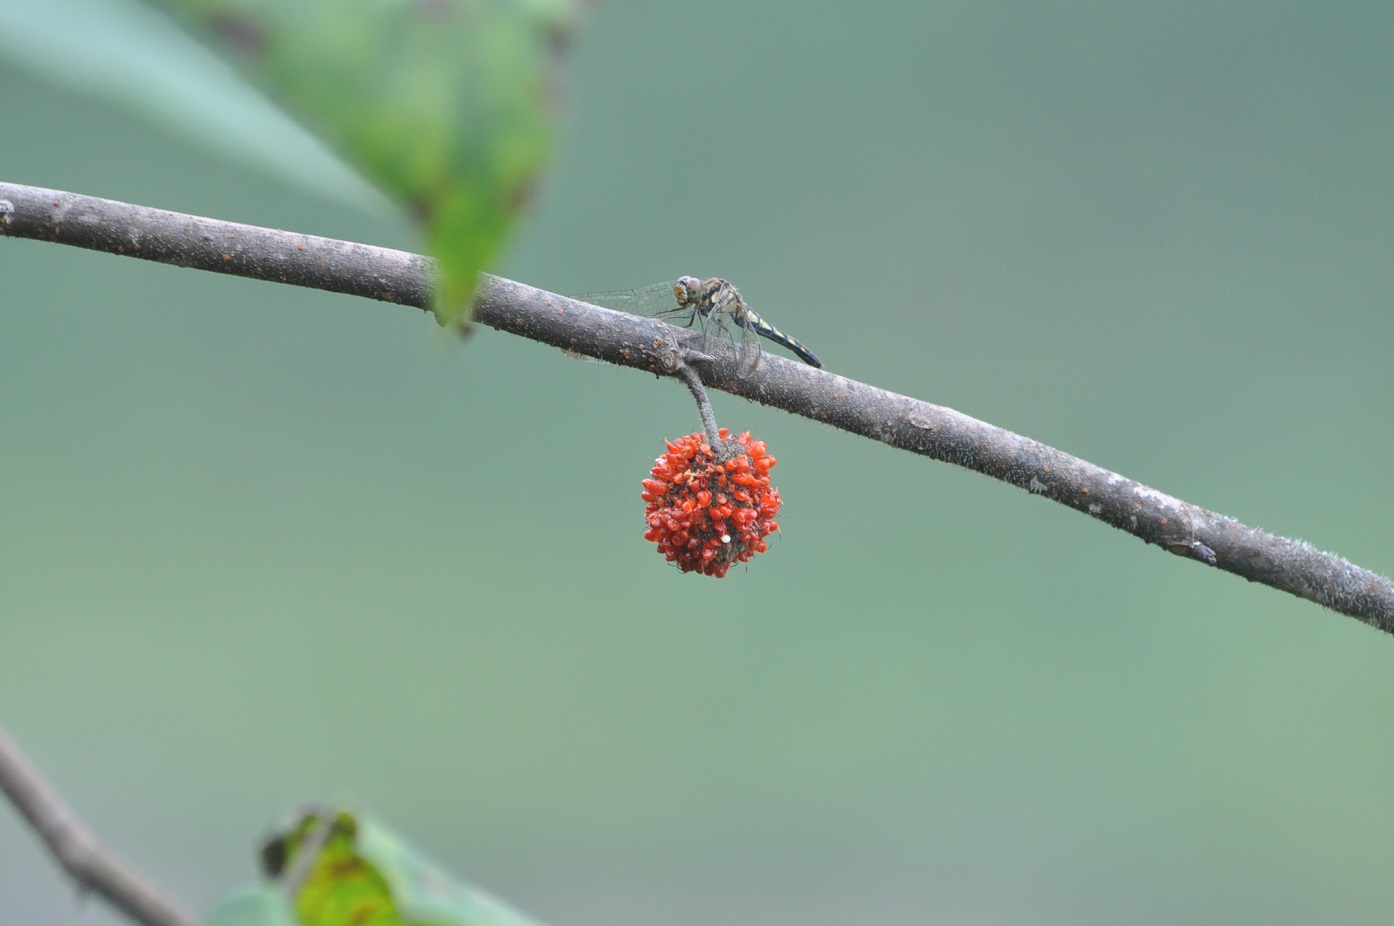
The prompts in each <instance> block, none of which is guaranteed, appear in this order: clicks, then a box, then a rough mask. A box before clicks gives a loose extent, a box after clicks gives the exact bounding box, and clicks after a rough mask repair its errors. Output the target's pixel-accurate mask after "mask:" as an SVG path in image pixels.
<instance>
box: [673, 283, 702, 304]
mask: <svg viewBox="0 0 1394 926" xmlns="http://www.w3.org/2000/svg"><path fill="white" fill-rule="evenodd" d="M673 295H674V296H675V297H676V298H677V300H678V305H692V304H693V303H694V302H697V301H699V300H701V298H702V281H701V280H699V279H697V278H696V277H678V282H676V283H674V284H673Z"/></svg>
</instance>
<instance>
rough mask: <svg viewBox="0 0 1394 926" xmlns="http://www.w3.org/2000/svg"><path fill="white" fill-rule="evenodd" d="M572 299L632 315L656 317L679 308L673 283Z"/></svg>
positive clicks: (583, 294)
mask: <svg viewBox="0 0 1394 926" xmlns="http://www.w3.org/2000/svg"><path fill="white" fill-rule="evenodd" d="M571 298H572V299H575V300H577V301H578V302H589V303H590V304H591V305H598V306H602V307H603V308H607V309H615V310H616V311H620V312H628V313H629V314H631V315H655V314H657V313H659V312H666V311H669V310H671V309H676V308H678V307H679V306H678V300H677V297H676V296H674V295H673V284H672V283H654V284H653V285H651V286H641V287H639V288H638V289H617V290H613V291H610V292H603V293H578V294H577V295H574V296H572V297H571ZM683 311H686V309H684V310H683Z"/></svg>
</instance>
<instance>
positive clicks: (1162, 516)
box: [0, 183, 1394, 633]
mask: <svg viewBox="0 0 1394 926" xmlns="http://www.w3.org/2000/svg"><path fill="white" fill-rule="evenodd" d="M5 201H8V203H9V205H10V208H9V209H8V210H6V209H4V207H3V205H0V235H10V236H13V237H18V238H37V239H41V240H46V241H57V242H60V243H64V244H71V245H76V246H78V247H83V248H90V249H93V250H99V251H108V252H110V253H113V254H124V255H127V256H131V257H140V258H144V259H147V260H158V261H163V262H166V263H174V264H179V265H180V266H185V267H198V268H200V269H203V270H214V271H217V272H220V273H233V274H238V275H241V276H250V277H254V278H256V279H262V280H274V281H279V282H285V283H292V284H295V285H297V286H310V287H314V288H317V289H325V290H330V291H332V292H342V293H352V294H354V295H360V296H367V297H369V298H373V299H379V300H382V301H385V302H395V303H400V304H402V305H410V306H416V307H418V308H425V306H426V303H427V297H428V295H429V291H430V286H431V279H432V274H433V267H434V265H433V264H432V262H431V261H430V260H429V259H428V258H425V257H421V256H419V255H416V254H408V253H406V252H403V251H393V250H390V249H387V248H375V247H371V246H369V245H363V244H352V243H349V242H344V241H334V240H332V239H327V238H316V237H313V236H310V235H298V234H293V233H290V232H283V231H276V230H274V229H269V228H258V227H256V226H251V225H238V224H235V223H231V222H219V221H216V220H214V219H205V218H198V217H196V216H189V215H182V214H180V213H177V212H165V211H164V210H160V209H150V208H147V207H143V206H132V205H128V204H126V203H118V202H112V201H111V200H104V199H96V198H94V197H90V196H80V195H77V194H73V193H63V192H58V191H55V190H44V189H38V188H35V187H26V186H20V185H18V184H10V183H0V203H3V202H5ZM475 318H476V319H477V320H478V321H480V322H481V323H483V324H485V325H488V326H490V327H491V328H496V329H498V330H499V331H506V332H509V333H510V334H518V335H522V336H523V337H527V338H532V339H533V340H536V341H541V342H543V343H546V344H551V345H553V346H555V347H559V348H562V349H563V350H567V351H571V352H573V353H578V354H585V355H586V356H590V357H595V358H597V359H599V360H605V361H608V362H610V363H615V364H619V365H620V366H627V367H633V368H635V369H640V370H647V371H649V372H652V373H659V374H669V375H671V374H674V373H676V372H677V370H678V369H679V368H680V365H681V364H680V362H677V361H676V360H675V354H674V351H676V350H677V348H676V347H675V345H676V344H678V343H680V339H681V337H682V335H683V332H681V331H680V330H679V329H675V328H673V327H672V326H671V325H667V324H664V323H663V322H660V321H657V320H655V319H652V318H641V317H639V316H635V315H627V314H625V313H623V312H613V311H611V310H609V309H602V308H600V307H599V306H593V305H589V304H587V303H584V302H577V301H576V300H574V299H568V298H567V297H565V296H558V295H556V294H554V293H549V292H546V291H545V290H540V289H536V288H534V287H531V286H527V285H525V284H523V283H515V282H513V281H512V280H504V279H501V278H499V277H492V276H488V275H484V276H483V277H482V281H481V285H480V292H479V296H478V297H477V299H476V302H475ZM709 349H710V350H712V351H713V353H714V355H715V356H714V357H713V358H712V361H711V362H710V363H707V364H705V366H704V376H703V380H704V382H705V383H706V385H707V387H708V388H713V389H721V390H723V391H726V392H729V393H731V394H733V395H739V396H742V397H744V398H747V399H750V400H752V401H755V402H759V403H761V404H764V405H770V406H774V407H776V408H782V409H784V410H786V411H788V412H792V413H793V414H796V415H803V416H804V417H806V418H811V419H813V420H814V421H821V422H823V423H824V424H829V425H832V426H833V427H836V428H841V429H842V430H844V431H850V432H852V433H854V434H860V435H862V436H864V437H870V438H872V439H873V440H877V441H880V442H882V443H885V444H888V445H890V446H892V447H897V448H900V449H902V450H908V451H910V452H912V453H918V454H921V455H923V456H926V457H930V458H931V459H935V460H942V461H944V462H946V463H952V464H954V465H955V466H961V467H964V468H965V469H971V470H973V471H975V472H979V473H982V474H984V475H987V476H991V477H992V478H994V479H998V480H1001V481H1002V482H1006V483H1008V484H1010V485H1014V486H1016V487H1017V488H1020V489H1024V490H1026V491H1028V492H1030V493H1032V494H1033V495H1039V496H1041V497H1043V498H1048V499H1050V500H1052V501H1055V502H1058V503H1060V504H1062V505H1065V506H1066V507H1068V508H1072V509H1074V510H1075V511H1078V512H1080V513H1082V514H1086V515H1089V516H1090V517H1093V518H1095V519H1097V520H1099V521H1102V522H1104V523H1105V524H1108V525H1110V526H1112V527H1116V528H1118V529H1119V530H1122V531H1125V532H1127V533H1129V534H1132V535H1133V536H1134V537H1137V538H1138V539H1140V540H1142V541H1144V542H1146V543H1150V544H1156V545H1157V546H1160V547H1162V548H1163V549H1166V550H1168V551H1170V552H1172V553H1177V554H1179V555H1181V556H1184V557H1186V558H1187V559H1190V560H1192V561H1194V562H1198V563H1202V564H1205V565H1208V566H1213V567H1215V568H1218V569H1223V570H1225V571H1227V572H1232V573H1234V574H1235V575H1238V576H1242V577H1244V578H1246V579H1248V580H1250V581H1253V582H1261V583H1263V584H1265V585H1269V586H1271V587H1273V588H1276V589H1279V590H1280V591H1285V592H1288V593H1290V594H1293V595H1296V596H1298V597H1300V598H1305V599H1307V600H1308V601H1314V602H1316V603H1318V604H1321V605H1325V606H1326V607H1328V608H1331V609H1332V610H1333V611H1338V612H1340V613H1342V614H1348V615H1350V616H1352V617H1355V618H1357V619H1359V620H1361V621H1364V622H1365V623H1367V624H1369V625H1370V626H1372V627H1376V628H1378V629H1380V630H1383V631H1385V632H1386V633H1394V582H1391V581H1390V580H1389V579H1388V578H1386V577H1385V576H1382V575H1379V574H1378V573H1374V572H1370V571H1369V570H1366V569H1362V568H1360V567H1358V566H1356V565H1354V564H1352V563H1350V562H1348V561H1346V560H1344V559H1342V558H1340V557H1339V556H1335V555H1333V554H1330V553H1323V552H1321V551H1320V550H1317V549H1315V548H1314V547H1312V546H1311V545H1310V544H1307V543H1303V542H1302V541H1297V540H1289V539H1287V538H1284V537H1279V536H1277V535H1275V534H1269V533H1267V532H1265V531H1261V530H1258V529H1256V528H1252V527H1248V526H1246V525H1244V524H1241V523H1239V522H1238V521H1235V520H1234V519H1233V518H1229V517H1226V516H1224V515H1221V514H1217V513H1216V512H1213V511H1208V510H1206V509H1204V508H1200V507H1198V506H1196V505H1191V504H1188V503H1187V502H1183V501H1181V500H1180V499H1178V498H1173V497H1172V496H1170V495H1167V494H1166V493H1164V492H1159V491H1157V490H1156V489H1153V488H1149V487H1148V486H1145V485H1143V484H1141V483H1139V482H1135V481H1133V480H1131V479H1128V478H1127V477H1125V476H1121V475H1119V474H1118V473H1114V472H1110V471H1109V470H1106V469H1104V468H1102V467H1099V466H1095V465H1094V464H1092V463H1090V462H1088V461H1086V460H1081V459H1079V458H1078V457H1073V456H1070V455H1069V454H1067V453H1064V452H1062V451H1060V450H1056V449H1055V448H1053V447H1048V446H1046V445H1045V444H1042V443H1039V442H1037V441H1034V440H1031V439H1030V438H1028V437H1023V436H1021V435H1020V434H1014V433H1012V432H1011V431H1007V430H1005V429H1003V428H998V427H994V426H993V425H990V424H987V423H986V422H982V421H978V420H977V419H975V418H970V417H969V416H967V415H964V414H961V413H959V412H957V411H954V410H953V409H951V408H945V407H943V406H939V405H932V404H930V403H928V402H922V401H919V400H917V399H912V398H909V397H907V396H903V395H897V394H895V393H893V392H889V391H887V390H884V389H878V388H876V387H875V386H870V385H867V384H866V383H860V382H857V381H855V380H851V379H847V378H846V377H842V376H837V375H835V374H833V373H829V372H827V371H825V370H818V369H814V368H813V367H810V366H807V365H805V364H802V363H794V362H792V361H788V360H785V359H783V358H782V357H776V356H773V355H766V356H764V357H763V359H762V361H761V363H760V366H759V368H758V369H756V370H754V371H752V372H750V373H745V374H742V375H738V372H737V366H736V362H737V357H736V351H735V348H734V347H733V346H732V345H728V344H720V343H718V344H712V345H709Z"/></svg>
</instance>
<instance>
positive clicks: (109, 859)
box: [0, 730, 198, 926]
mask: <svg viewBox="0 0 1394 926" xmlns="http://www.w3.org/2000/svg"><path fill="white" fill-rule="evenodd" d="M0 792H4V794H5V796H6V797H8V798H9V799H10V803H11V804H13V805H14V806H15V809H16V810H18V811H19V813H20V816H22V817H24V819H25V820H26V821H28V823H29V825H30V827H32V828H33V830H34V832H36V833H38V835H39V838H40V839H42V840H43V842H44V845H45V846H47V847H48V851H49V853H50V854H51V855H52V856H53V858H54V860H55V861H56V862H57V863H58V864H59V866H60V867H62V869H63V870H64V871H66V872H67V873H68V875H69V876H70V877H72V879H73V880H74V881H75V882H77V886H78V888H79V889H80V890H82V891H91V892H92V893H93V894H96V895H97V896H98V897H101V898H103V899H104V900H106V901H107V902H108V903H110V904H111V905H112V906H113V907H115V908H116V909H118V910H120V911H121V912H122V913H124V914H125V915H126V916H128V917H130V918H131V919H132V920H134V921H135V922H137V923H143V924H145V926H195V924H196V923H197V922H198V920H197V919H195V918H194V916H193V915H192V914H190V913H188V912H187V911H185V910H184V909H183V908H182V907H180V906H179V905H178V904H177V903H175V902H174V901H172V900H170V899H169V898H168V897H166V896H165V895H164V894H162V893H161V892H160V891H159V890H158V889H156V888H155V886H154V885H152V884H150V883H149V882H148V881H146V880H145V878H144V877H142V876H141V875H140V874H139V873H138V872H136V871H135V870H134V869H132V868H130V867H128V866H127V865H126V864H125V863H123V862H122V861H121V860H120V859H119V858H117V857H116V856H115V855H113V854H112V853H111V852H110V850H108V849H107V848H106V847H104V846H103V845H102V844H101V843H99V842H98V841H97V838H96V837H95V836H93V835H92V833H91V831H90V830H88V829H87V827H86V826H84V825H83V823H82V821H81V820H79V819H78V818H77V815H76V814H74V813H73V811H72V808H70V807H69V806H68V805H67V804H66V803H65V802H64V801H63V799H62V798H61V797H59V795H58V792H57V791H55V790H54V789H53V786H52V785H50V784H49V783H48V782H47V781H45V780H44V777H43V775H42V774H40V773H39V770H38V769H37V768H35V767H34V765H33V763H31V762H30V761H29V759H28V758H27V757H26V756H25V755H24V753H23V752H21V751H20V749H19V747H18V746H17V745H15V743H14V741H13V740H11V739H10V738H9V737H8V736H7V735H6V734H5V732H4V731H3V730H0Z"/></svg>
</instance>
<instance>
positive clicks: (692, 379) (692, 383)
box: [673, 363, 721, 456]
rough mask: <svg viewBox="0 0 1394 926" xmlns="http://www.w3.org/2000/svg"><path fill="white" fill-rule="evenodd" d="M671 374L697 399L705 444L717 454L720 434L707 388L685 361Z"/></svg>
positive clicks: (718, 452)
mask: <svg viewBox="0 0 1394 926" xmlns="http://www.w3.org/2000/svg"><path fill="white" fill-rule="evenodd" d="M673 375H674V376H676V377H677V378H678V379H680V380H682V381H683V385H685V386H687V391H688V392H690V393H692V397H693V398H694V399H696V400H697V413H698V414H699V415H701V416H702V429H703V430H705V431H706V432H707V444H708V445H710V446H711V448H712V453H714V454H717V455H718V456H719V455H720V453H721V435H719V434H717V433H716V412H715V411H713V410H712V400H711V396H709V395H707V390H706V388H705V387H704V386H703V385H702V377H700V376H698V375H697V371H696V370H694V369H692V367H690V366H688V365H687V364H686V363H684V364H682V365H680V366H679V367H678V368H677V370H676V371H675V372H674V373H673Z"/></svg>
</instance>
